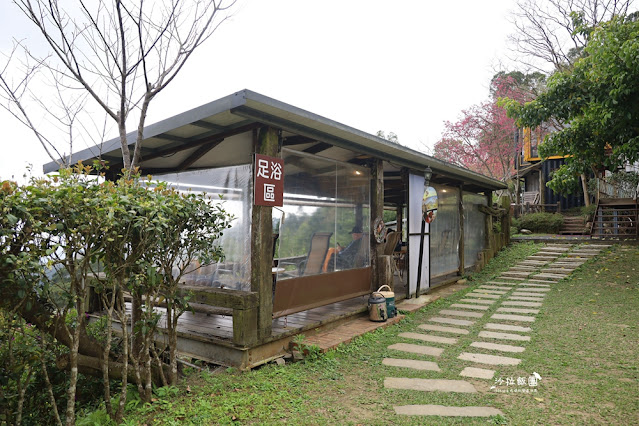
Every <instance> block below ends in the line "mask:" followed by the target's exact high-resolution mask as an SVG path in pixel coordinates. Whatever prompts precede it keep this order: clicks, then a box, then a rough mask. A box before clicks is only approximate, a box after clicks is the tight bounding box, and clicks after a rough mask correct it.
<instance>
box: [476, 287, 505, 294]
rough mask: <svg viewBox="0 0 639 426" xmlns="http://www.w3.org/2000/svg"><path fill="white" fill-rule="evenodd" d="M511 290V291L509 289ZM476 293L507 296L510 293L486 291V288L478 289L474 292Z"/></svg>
mask: <svg viewBox="0 0 639 426" xmlns="http://www.w3.org/2000/svg"><path fill="white" fill-rule="evenodd" d="M508 290H510V289H508ZM474 293H485V294H506V293H508V291H503V290H491V289H486V288H476V289H475V290H474Z"/></svg>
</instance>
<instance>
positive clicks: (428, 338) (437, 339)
mask: <svg viewBox="0 0 639 426" xmlns="http://www.w3.org/2000/svg"><path fill="white" fill-rule="evenodd" d="M399 337H404V338H406V339H415V340H421V341H423V342H431V343H444V344H447V345H453V344H455V343H457V339H455V338H453V337H442V336H433V335H431V334H423V333H399Z"/></svg>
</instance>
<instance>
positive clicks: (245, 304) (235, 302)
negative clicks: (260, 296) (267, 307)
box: [179, 286, 258, 346]
mask: <svg viewBox="0 0 639 426" xmlns="http://www.w3.org/2000/svg"><path fill="white" fill-rule="evenodd" d="M179 291H180V293H181V295H187V294H191V301H192V302H195V303H201V304H204V305H209V306H217V307H221V308H230V309H232V310H233V343H235V344H236V345H240V346H248V345H251V344H253V343H255V342H257V308H258V300H257V293H255V292H251V291H241V290H228V289H223V288H213V287H198V286H180V290H179Z"/></svg>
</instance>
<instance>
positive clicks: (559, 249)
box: [537, 246, 571, 253]
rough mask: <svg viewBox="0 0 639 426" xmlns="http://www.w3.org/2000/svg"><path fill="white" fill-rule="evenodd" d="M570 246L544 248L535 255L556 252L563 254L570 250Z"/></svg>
mask: <svg viewBox="0 0 639 426" xmlns="http://www.w3.org/2000/svg"><path fill="white" fill-rule="evenodd" d="M570 248H571V246H546V247H544V248H543V249H541V250H540V251H538V252H537V253H540V252H553V253H554V252H558V253H563V252H566V251H568V250H570Z"/></svg>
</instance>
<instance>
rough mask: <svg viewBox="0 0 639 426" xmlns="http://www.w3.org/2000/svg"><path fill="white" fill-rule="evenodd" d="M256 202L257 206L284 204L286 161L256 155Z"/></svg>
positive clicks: (279, 205) (278, 205)
mask: <svg viewBox="0 0 639 426" xmlns="http://www.w3.org/2000/svg"><path fill="white" fill-rule="evenodd" d="M254 187H255V190H254V200H255V205H256V206H277V207H281V206H282V205H283V204H284V160H282V159H281V158H275V157H267V156H266V155H261V154H255V184H254Z"/></svg>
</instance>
